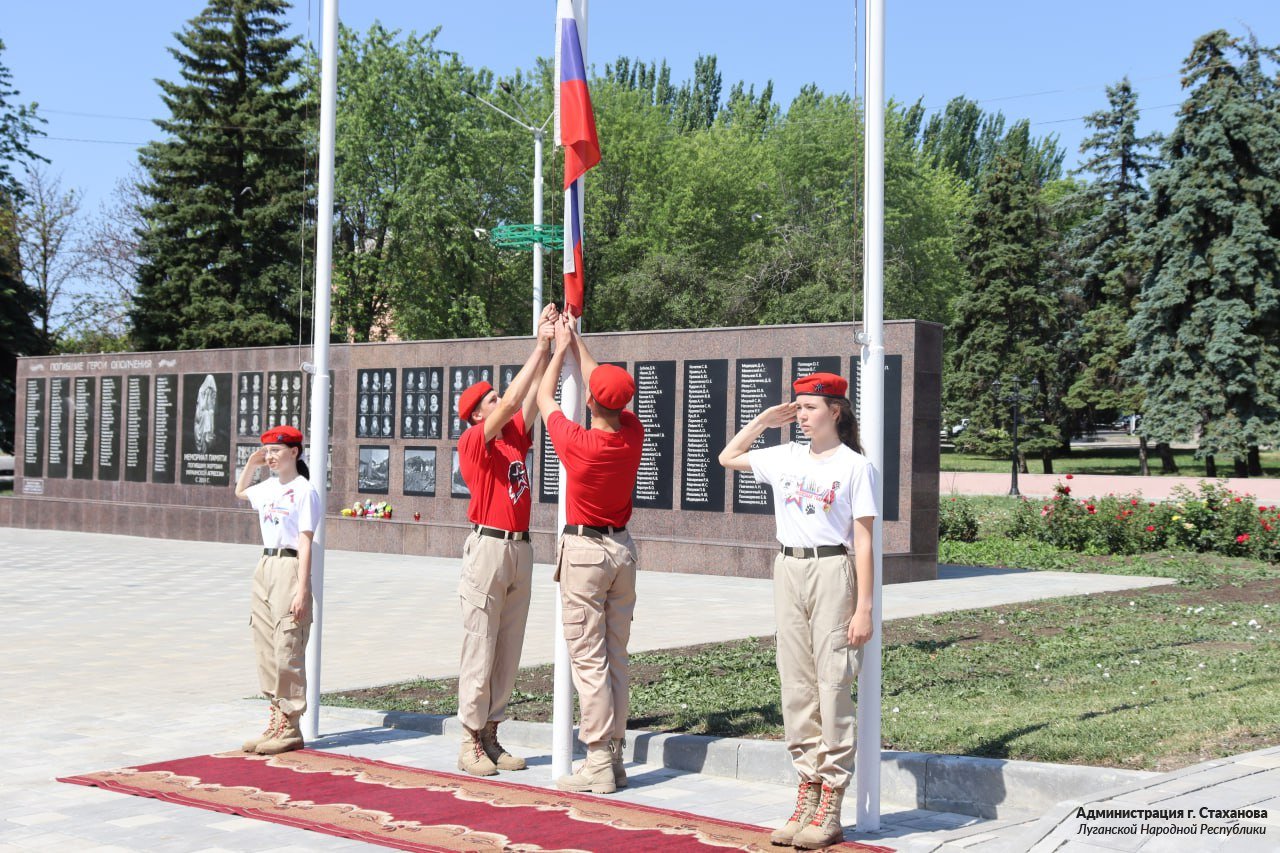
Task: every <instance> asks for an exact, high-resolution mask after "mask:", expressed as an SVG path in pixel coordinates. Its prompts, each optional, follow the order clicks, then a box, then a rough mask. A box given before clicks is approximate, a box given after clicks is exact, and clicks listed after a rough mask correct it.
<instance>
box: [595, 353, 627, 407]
mask: <svg viewBox="0 0 1280 853" xmlns="http://www.w3.org/2000/svg"><path fill="white" fill-rule="evenodd" d="M587 384H588V386H589V387H590V389H591V396H592V397H595V398H596V402H597V403H599V404H600V405H602V406H604V407H605V408H606V409H621V408H622V407H624V406H625V405H627V403H628V402H630V401H631V397H632V395H633V394H635V393H636V382H635V380H634V379H632V378H631V374H630V373H627V371H625V370H623V369H622V368H621V367H618V366H617V365H615V364H602V365H600V366H599V367H597V368H596V369H595V370H593V371H591V380H590V381H589V382H588V383H587Z"/></svg>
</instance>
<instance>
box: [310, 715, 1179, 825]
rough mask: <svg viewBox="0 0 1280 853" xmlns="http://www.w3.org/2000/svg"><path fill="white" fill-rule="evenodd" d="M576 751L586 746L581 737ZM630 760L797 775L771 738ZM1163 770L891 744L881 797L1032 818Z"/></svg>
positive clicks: (365, 720)
mask: <svg viewBox="0 0 1280 853" xmlns="http://www.w3.org/2000/svg"><path fill="white" fill-rule="evenodd" d="M326 717H327V718H328V719H334V718H338V719H340V720H346V721H351V722H352V723H355V724H357V725H366V726H385V727H387V728H393V729H405V730H409V731H418V732H424V733H426V734H438V735H446V736H450V737H459V738H460V737H461V735H462V728H461V725H460V724H459V723H458V720H457V718H456V717H453V716H447V717H446V716H443V715H439V714H410V713H404V712H395V711H393V712H383V711H370V710H363V709H358V708H334V707H329V706H325V708H324V713H323V714H322V719H324V718H326ZM502 741H503V743H506V744H508V745H512V746H522V747H526V748H531V749H543V750H549V749H550V748H551V725H550V724H549V723H530V722H524V721H521V720H509V721H507V722H505V723H503V724H502ZM574 752H575V754H577V755H582V754H584V753H585V748H584V747H583V745H582V744H581V743H579V742H578V741H577V740H576V739H575V741H574ZM626 759H627V761H629V762H632V761H634V762H638V763H641V764H657V765H660V766H663V767H668V768H671V769H673V770H684V771H687V772H690V773H702V774H705V775H708V776H720V777H727V778H730V779H741V780H743V781H749V782H769V783H772V784H776V785H791V784H792V783H793V782H794V780H795V775H794V773H793V771H792V769H791V758H790V756H789V755H788V754H787V750H786V748H785V747H784V746H783V745H782V743H781V742H779V741H771V740H752V739H748V738H719V737H708V736H705V735H687V734H668V733H659V732H647V731H628V732H627V744H626ZM1156 775H1158V774H1155V773H1148V772H1144V771H1138V770H1119V769H1115V768H1111V767H1090V766H1087V765H1075V764H1048V763H1042V762H1036V761H1007V760H1004V759H999V758H974V757H971V756H965V755H937V754H933V753H924V752H893V751H885V752H882V753H881V759H880V796H881V798H882V800H884V801H885V802H887V803H892V804H894V805H896V806H903V807H907V808H919V809H926V810H928V811H939V812H953V813H956V814H965V815H972V816H974V817H981V818H988V819H1029V818H1035V817H1040V816H1041V815H1043V814H1045V812H1046V811H1048V810H1050V809H1051V808H1052V807H1053V806H1055V805H1057V804H1059V803H1062V802H1064V801H1071V800H1082V799H1085V798H1092V797H1093V796H1094V795H1095V794H1096V793H1097V792H1099V791H1104V790H1108V789H1114V788H1117V787H1123V786H1137V787H1141V786H1142V783H1143V782H1144V781H1145V780H1147V779H1150V778H1152V777H1154V776H1156Z"/></svg>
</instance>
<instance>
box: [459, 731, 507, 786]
mask: <svg viewBox="0 0 1280 853" xmlns="http://www.w3.org/2000/svg"><path fill="white" fill-rule="evenodd" d="M483 731H484V730H483V729H481V730H480V731H479V732H477V731H473V730H472V729H469V728H467V727H466V726H463V727H462V748H461V749H459V750H458V769H459V770H465V771H466V772H467V773H470V774H471V775H472V776H496V775H498V768H497V766H496V765H495V764H494V763H493V760H492V759H490V758H489V756H488V755H487V754H486V753H485V751H484V743H483V741H482V732H483Z"/></svg>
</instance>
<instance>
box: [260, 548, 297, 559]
mask: <svg viewBox="0 0 1280 853" xmlns="http://www.w3.org/2000/svg"><path fill="white" fill-rule="evenodd" d="M262 556H264V557H296V556H298V551H297V549H296V548H263V549H262Z"/></svg>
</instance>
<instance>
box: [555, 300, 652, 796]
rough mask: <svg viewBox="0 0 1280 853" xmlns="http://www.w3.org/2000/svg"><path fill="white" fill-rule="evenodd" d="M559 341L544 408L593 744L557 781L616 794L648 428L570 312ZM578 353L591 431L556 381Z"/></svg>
mask: <svg viewBox="0 0 1280 853" xmlns="http://www.w3.org/2000/svg"><path fill="white" fill-rule="evenodd" d="M555 337H556V352H555V355H554V356H552V358H551V365H550V367H549V368H548V369H547V371H546V372H545V373H544V374H543V375H542V383H541V385H540V387H539V389H538V408H539V409H540V410H541V411H542V417H543V419H544V420H545V421H546V424H547V433H548V435H550V437H551V443H552V445H553V446H554V447H555V449H556V455H557V456H559V458H560V461H561V463H563V465H564V470H565V478H566V482H565V521H566V525H565V528H564V535H563V536H562V538H561V540H560V553H559V554H558V555H557V559H556V580H558V581H559V582H560V598H561V603H562V605H563V614H562V618H563V623H564V636H565V640H566V642H567V643H568V645H569V657H570V660H571V662H572V666H573V681H574V685H575V686H576V687H577V689H578V705H579V708H580V709H581V716H582V718H581V721H580V725H579V729H578V738H579V739H580V740H581V741H582V742H583V743H585V744H586V745H587V760H586V763H585V764H583V765H582V768H581V769H580V770H579V771H578V772H577V773H573V774H571V775H568V776H562V777H561V778H560V779H558V780H557V781H556V784H557V786H558V787H559V788H560V789H561V790H564V791H591V792H593V793H597V794H612V793H613V792H614V791H615V790H617V788H618V787H621V786H625V785H626V783H627V776H626V773H625V771H624V770H623V764H622V748H623V745H624V738H625V737H626V731H627V712H628V710H629V706H630V689H631V682H630V676H631V671H630V670H631V664H630V659H629V658H628V656H627V641H628V640H629V639H630V637H631V614H632V611H633V610H634V608H635V602H636V546H635V543H634V542H632V541H631V535H630V534H629V533H628V532H627V529H626V526H627V522H628V521H629V520H630V519H631V493H632V490H633V489H634V488H635V482H636V472H637V470H639V467H640V454H641V451H642V449H643V445H644V427H643V426H641V424H640V419H639V418H637V417H636V416H635V415H634V414H633V413H631V412H628V411H626V410H625V409H624V407H625V406H626V405H627V403H628V402H629V401H630V400H631V397H632V395H633V394H634V393H635V387H636V386H635V381H634V380H633V379H632V378H631V376H630V375H629V374H628V373H627V372H626V371H625V370H623V369H622V368H620V367H615V366H614V365H611V364H604V365H601V364H597V363H596V361H595V359H594V358H592V357H591V353H590V352H588V351H587V347H586V344H585V343H583V342H582V340H581V339H580V338H579V337H578V336H577V334H576V333H575V331H574V320H573V318H572V317H570V316H569V315H568V314H567V313H566V314H565V315H563V316H562V317H561V322H559V323H557V324H556V331H555ZM569 349H573V351H574V355H575V356H576V358H577V359H578V364H579V365H581V367H582V376H583V378H584V379H585V380H586V383H587V389H588V391H589V393H588V395H587V406H588V407H589V408H590V410H591V428H590V429H585V428H583V427H582V426H580V425H578V424H576V423H574V422H572V421H570V420H569V419H568V418H566V417H565V416H564V413H563V412H562V411H560V407H559V405H557V404H556V400H555V390H556V377H557V376H559V375H560V368H561V366H562V365H563V364H564V359H565V355H566V353H567V352H568V350H569Z"/></svg>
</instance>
